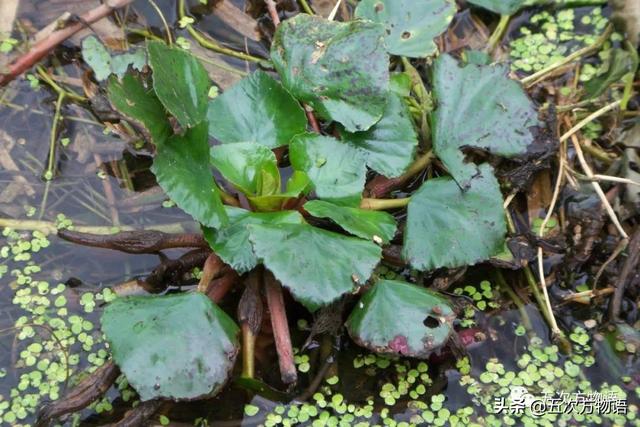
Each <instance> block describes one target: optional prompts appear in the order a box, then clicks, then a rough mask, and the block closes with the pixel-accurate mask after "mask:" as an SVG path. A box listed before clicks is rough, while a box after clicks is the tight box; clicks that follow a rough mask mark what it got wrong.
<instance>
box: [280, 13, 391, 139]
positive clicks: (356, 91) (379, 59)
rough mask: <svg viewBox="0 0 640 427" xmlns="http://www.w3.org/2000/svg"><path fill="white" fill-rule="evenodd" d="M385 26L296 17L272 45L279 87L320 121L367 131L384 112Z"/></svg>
mask: <svg viewBox="0 0 640 427" xmlns="http://www.w3.org/2000/svg"><path fill="white" fill-rule="evenodd" d="M383 35H384V27H383V26H382V25H380V24H376V23H374V22H369V21H350V22H334V21H327V20H325V19H322V18H320V17H318V16H310V15H306V14H303V13H301V14H299V15H297V16H295V17H293V18H291V19H287V20H286V21H284V22H283V23H282V24H281V25H280V26H279V27H278V30H277V31H276V35H275V37H274V40H273V44H272V46H271V58H272V59H273V64H274V66H275V68H276V70H277V71H278V73H279V74H280V76H281V77H282V84H283V85H284V87H285V88H287V89H288V90H289V92H291V94H292V95H293V96H295V97H296V98H297V99H299V100H300V101H303V102H306V103H308V104H309V105H311V106H312V107H313V108H314V110H316V111H317V113H318V115H319V116H320V117H322V118H324V119H330V120H335V121H337V122H339V123H342V124H343V125H344V127H345V128H346V129H347V130H348V131H350V132H355V131H362V130H367V129H369V128H370V127H371V126H373V125H374V124H375V123H376V122H377V121H378V120H380V118H381V117H382V114H383V113H384V109H385V106H386V104H387V94H388V92H389V69H388V63H389V57H388V55H387V53H386V51H385V48H384V43H383Z"/></svg>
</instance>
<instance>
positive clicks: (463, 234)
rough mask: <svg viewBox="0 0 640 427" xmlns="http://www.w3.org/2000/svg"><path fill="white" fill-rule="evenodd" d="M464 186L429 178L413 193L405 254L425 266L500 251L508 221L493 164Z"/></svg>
mask: <svg viewBox="0 0 640 427" xmlns="http://www.w3.org/2000/svg"><path fill="white" fill-rule="evenodd" d="M479 173H480V175H479V176H477V177H475V178H474V179H473V180H471V183H470V184H471V185H470V187H469V189H468V190H466V191H462V190H461V189H460V187H459V186H458V185H457V184H456V182H455V181H454V180H453V179H451V178H448V177H446V178H435V179H431V180H428V181H427V182H425V183H424V184H423V185H422V187H420V189H419V190H418V191H416V192H415V193H414V194H413V196H412V197H411V202H410V203H409V207H408V213H407V215H408V216H407V226H406V230H405V233H404V249H403V256H404V258H405V259H406V260H407V261H409V263H410V264H411V265H412V266H413V267H414V268H417V269H420V270H433V269H436V268H440V267H449V268H455V267H461V266H465V265H473V264H476V263H478V262H480V261H484V260H486V259H489V258H490V257H492V256H494V255H496V254H498V253H500V251H501V250H502V248H503V246H504V236H505V234H506V223H505V219H504V211H503V209H502V203H503V200H502V194H501V193H500V186H499V184H498V181H497V180H496V178H495V177H494V175H493V169H492V168H491V167H490V166H489V165H481V166H480V167H479Z"/></svg>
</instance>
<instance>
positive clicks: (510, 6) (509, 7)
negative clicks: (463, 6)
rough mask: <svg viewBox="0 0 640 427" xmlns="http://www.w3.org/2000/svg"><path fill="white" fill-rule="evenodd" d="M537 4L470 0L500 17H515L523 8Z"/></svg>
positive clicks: (515, 0)
mask: <svg viewBox="0 0 640 427" xmlns="http://www.w3.org/2000/svg"><path fill="white" fill-rule="evenodd" d="M536 2H539V0H469V3H472V4H475V5H476V6H480V7H483V8H485V9H487V10H490V11H491V12H493V13H498V14H500V15H513V14H514V13H516V12H517V11H519V10H520V9H522V8H523V7H525V6H528V5H530V4H532V3H536Z"/></svg>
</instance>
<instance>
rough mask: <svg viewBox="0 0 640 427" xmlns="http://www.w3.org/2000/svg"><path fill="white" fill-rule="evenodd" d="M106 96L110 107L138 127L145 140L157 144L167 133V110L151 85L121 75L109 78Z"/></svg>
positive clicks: (169, 133) (130, 76)
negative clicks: (148, 86)
mask: <svg viewBox="0 0 640 427" xmlns="http://www.w3.org/2000/svg"><path fill="white" fill-rule="evenodd" d="M107 95H108V97H109V101H111V104H112V105H113V107H114V108H115V109H116V110H118V112H119V113H120V114H122V115H123V116H124V117H126V118H127V119H128V120H130V121H133V122H134V123H135V124H137V125H139V126H141V127H142V129H143V132H144V134H145V137H146V138H147V140H149V141H151V142H153V143H154V144H156V145H158V144H161V143H162V142H163V141H164V140H165V139H167V138H168V137H169V135H171V133H172V130H171V126H170V125H169V121H168V120H167V113H166V111H165V109H164V107H163V106H162V103H161V102H160V101H159V100H158V97H156V94H155V93H154V92H153V89H152V88H146V87H145V85H144V84H143V83H142V82H141V81H140V79H139V78H138V77H134V76H133V75H131V74H125V75H124V77H123V78H122V80H118V79H117V78H116V77H111V78H110V79H109V83H108V85H107Z"/></svg>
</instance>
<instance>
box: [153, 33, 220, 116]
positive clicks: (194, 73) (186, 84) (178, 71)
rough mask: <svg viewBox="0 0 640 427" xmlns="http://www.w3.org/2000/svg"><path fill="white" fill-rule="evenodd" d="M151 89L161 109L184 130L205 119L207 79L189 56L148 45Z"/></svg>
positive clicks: (192, 57)
mask: <svg viewBox="0 0 640 427" xmlns="http://www.w3.org/2000/svg"><path fill="white" fill-rule="evenodd" d="M147 50H148V52H149V65H150V66H151V69H152V70H153V88H154V89H155V91H156V95H158V98H159V99H160V101H161V102H162V105H164V106H165V108H166V109H167V110H168V111H169V112H170V113H171V114H173V115H174V116H175V118H176V119H178V122H179V123H180V124H181V125H182V126H184V127H193V126H195V125H197V124H198V123H200V122H202V121H203V120H204V119H205V118H206V115H207V105H208V101H209V99H208V96H207V92H208V91H209V86H211V82H210V81H209V75H208V74H207V71H206V70H205V69H204V67H203V66H202V64H201V63H200V61H198V60H197V59H196V58H195V57H194V56H192V55H191V54H189V53H188V52H186V51H184V50H182V49H179V48H175V47H169V46H167V45H166V44H164V43H163V42H158V41H151V42H149V43H148V44H147Z"/></svg>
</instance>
